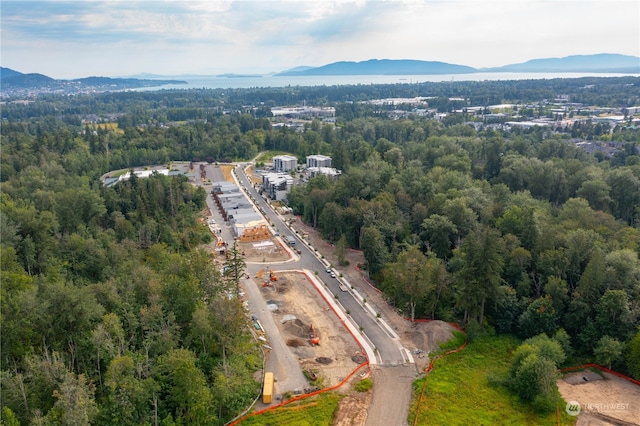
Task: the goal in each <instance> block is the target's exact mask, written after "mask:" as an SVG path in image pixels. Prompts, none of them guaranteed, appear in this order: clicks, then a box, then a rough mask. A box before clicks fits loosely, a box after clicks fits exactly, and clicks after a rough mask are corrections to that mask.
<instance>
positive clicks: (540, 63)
mask: <svg viewBox="0 0 640 426" xmlns="http://www.w3.org/2000/svg"><path fill="white" fill-rule="evenodd" d="M480 72H492V73H498V72H518V73H522V72H526V73H625V74H640V57H637V56H628V55H620V54H611V53H601V54H596V55H574V56H567V57H564V58H546V59H532V60H530V61H527V62H523V63H519V64H511V65H505V66H502V67H495V68H473V67H469V66H466V65H457V64H449V63H446V62H437V61H419V60H411V59H401V60H393V59H370V60H368V61H362V62H334V63H331V64H327V65H323V66H321V67H307V66H300V67H296V68H292V69H289V70H286V71H282V72H279V73H276V74H271V75H275V76H282V77H287V76H329V75H331V76H339V75H438V74H473V73H480ZM261 76H262V75H259V74H220V75H218V76H217V77H227V78H243V77H261ZM138 77H140V78H138ZM194 77H209V76H206V75H184V76H180V78H185V79H186V78H194ZM166 84H187V82H186V81H184V80H178V79H173V78H171V77H167V76H161V75H157V74H146V73H145V74H138V75H135V76H132V77H124V78H110V77H86V78H78V79H74V80H56V79H53V78H51V77H48V76H46V75H43V74H23V73H21V72H18V71H15V70H12V69H10V68H4V67H0V85H1V91H0V94H1V95H3V96H4V95H10V94H16V93H24V92H29V91H37V92H50V93H79V92H90V91H116V90H125V89H135V88H141V87H157V86H162V85H166Z"/></svg>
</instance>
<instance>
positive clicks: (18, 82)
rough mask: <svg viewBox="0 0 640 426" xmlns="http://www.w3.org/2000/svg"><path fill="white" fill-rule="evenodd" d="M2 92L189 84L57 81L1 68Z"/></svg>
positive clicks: (135, 80) (136, 80) (103, 79)
mask: <svg viewBox="0 0 640 426" xmlns="http://www.w3.org/2000/svg"><path fill="white" fill-rule="evenodd" d="M0 84H1V86H2V92H3V93H8V92H23V91H25V90H37V91H40V92H61V93H78V92H84V91H108V90H125V89H136V88H140V87H154V86H161V85H165V84H187V82H186V81H182V80H147V79H139V78H110V77H85V78H77V79H73V80H57V79H54V78H51V77H48V76H46V75H44V74H37V73H29V74H23V73H21V72H18V71H15V70H12V69H10V68H5V67H0Z"/></svg>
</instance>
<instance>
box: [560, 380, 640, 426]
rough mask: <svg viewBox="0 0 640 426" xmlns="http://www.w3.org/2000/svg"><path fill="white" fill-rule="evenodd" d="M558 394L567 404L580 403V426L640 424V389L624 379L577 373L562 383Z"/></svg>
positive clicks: (561, 381) (578, 423)
mask: <svg viewBox="0 0 640 426" xmlns="http://www.w3.org/2000/svg"><path fill="white" fill-rule="evenodd" d="M583 377H585V378H587V380H586V381H585V380H584V379H583ZM558 390H560V394H561V395H562V397H563V398H564V400H565V401H577V402H578V403H580V406H581V409H582V411H581V412H580V414H579V415H578V422H577V423H576V424H577V425H578V426H581V425H585V426H586V425H592V426H595V425H618V424H634V425H638V424H640V386H638V385H635V384H633V383H631V382H629V381H627V380H624V379H621V378H620V377H617V376H614V375H612V374H609V373H600V372H598V373H594V372H591V371H585V372H575V373H571V374H567V375H565V376H564V377H563V378H562V379H560V380H558Z"/></svg>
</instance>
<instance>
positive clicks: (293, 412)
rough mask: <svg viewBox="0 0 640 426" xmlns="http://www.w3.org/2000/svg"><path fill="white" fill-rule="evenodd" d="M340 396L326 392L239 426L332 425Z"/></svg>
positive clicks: (259, 415) (254, 417)
mask: <svg viewBox="0 0 640 426" xmlns="http://www.w3.org/2000/svg"><path fill="white" fill-rule="evenodd" d="M338 402H340V396H339V395H338V394H336V393H333V392H327V393H323V394H320V395H318V396H315V397H310V398H306V399H303V400H302V401H297V402H292V403H291V404H289V405H285V406H284V407H279V408H277V409H275V410H273V411H267V412H266V413H262V414H258V415H256V416H253V417H249V418H247V419H246V420H244V421H242V422H241V423H240V425H241V426H271V425H272V426H276V425H296V426H329V425H331V424H332V423H333V415H334V413H335V412H336V410H337V408H338Z"/></svg>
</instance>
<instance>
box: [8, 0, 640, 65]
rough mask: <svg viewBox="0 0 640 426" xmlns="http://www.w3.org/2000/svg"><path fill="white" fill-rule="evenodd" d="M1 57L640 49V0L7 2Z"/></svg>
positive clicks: (91, 61)
mask: <svg viewBox="0 0 640 426" xmlns="http://www.w3.org/2000/svg"><path fill="white" fill-rule="evenodd" d="M0 8H1V22H0V24H1V36H2V39H1V43H2V44H1V51H0V55H1V56H0V58H1V65H2V66H4V67H8V68H12V69H14V70H16V71H20V72H23V73H29V72H39V73H42V74H46V75H49V76H51V77H54V78H77V77H86V76H90V75H99V76H124V75H133V74H137V73H143V72H148V73H155V74H164V75H177V74H219V73H234V72H235V73H268V72H275V71H282V70H285V69H289V68H293V67H296V66H300V65H308V66H320V65H325V64H327V63H331V62H336V61H362V60H367V59H373V58H376V59H419V60H428V61H443V62H450V63H454V64H460V65H469V66H473V67H478V68H480V67H492V66H500V65H506V64H512V63H519V62H525V61H527V60H529V59H535V58H549V57H563V56H569V55H579V54H594V53H622V54H626V55H634V56H640V29H639V28H640V1H638V0H621V1H616V0H600V1H589V0H579V1H567V0H551V1H538V0H467V1H464V0H441V1H433V0H389V1H383V0H355V1H348V0H341V1H331V0H315V1H298V0H288V1H263V0H253V1H251V0H210V1H203V2H198V1H192V0H183V1H148V0H147V1H137V2H136V1H126V2H121V1H85V0H76V1H68V2H64V1H31V0H20V1H7V0H1V2H0Z"/></svg>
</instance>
